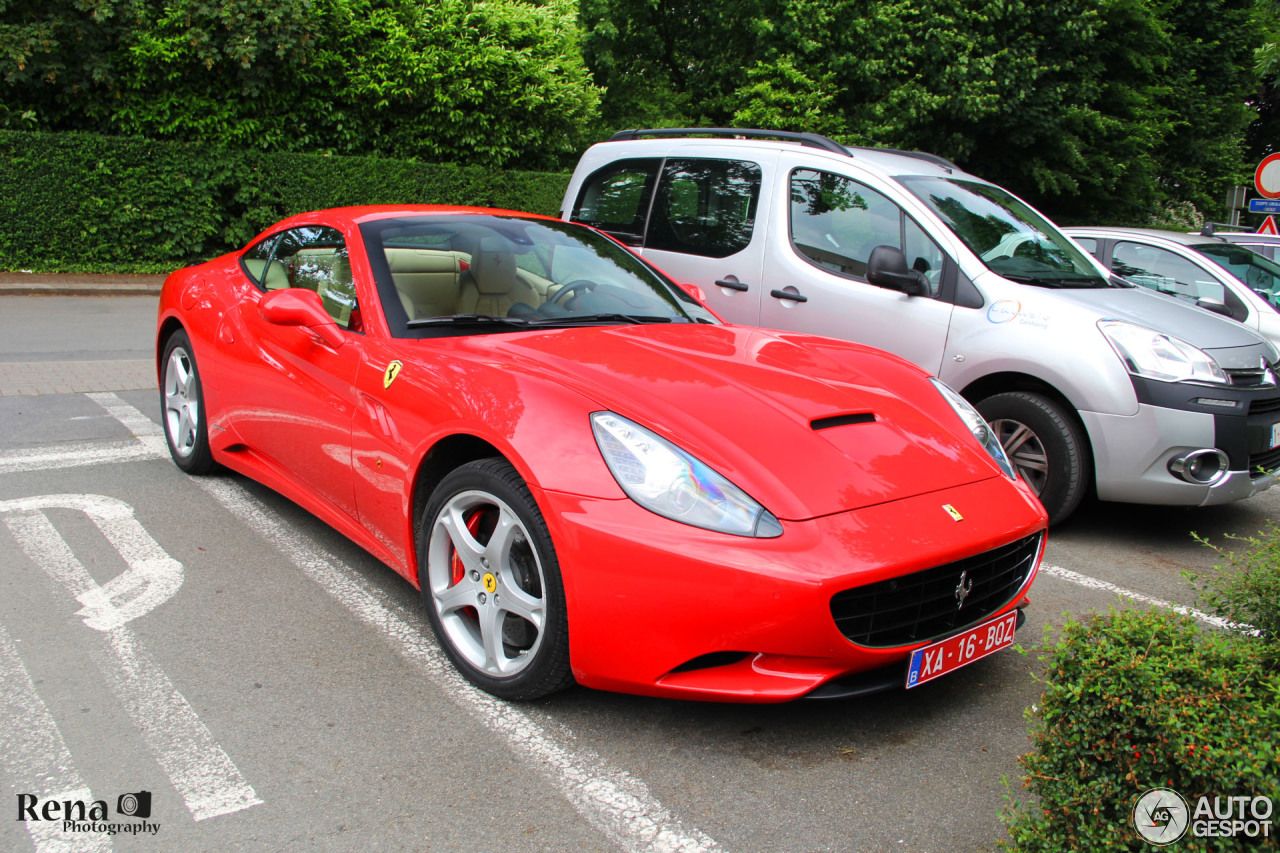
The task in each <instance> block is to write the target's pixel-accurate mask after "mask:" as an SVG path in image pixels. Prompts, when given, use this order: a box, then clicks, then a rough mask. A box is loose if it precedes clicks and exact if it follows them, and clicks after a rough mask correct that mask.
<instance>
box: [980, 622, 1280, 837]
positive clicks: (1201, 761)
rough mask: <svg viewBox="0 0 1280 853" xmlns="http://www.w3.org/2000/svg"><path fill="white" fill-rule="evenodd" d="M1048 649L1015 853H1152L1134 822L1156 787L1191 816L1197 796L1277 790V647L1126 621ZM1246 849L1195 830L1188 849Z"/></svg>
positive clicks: (1013, 813) (1092, 628)
mask: <svg viewBox="0 0 1280 853" xmlns="http://www.w3.org/2000/svg"><path fill="white" fill-rule="evenodd" d="M1049 651H1050V652H1051V655H1052V659H1051V663H1050V667H1049V671H1048V674H1047V677H1046V687H1045V693H1044V697H1043V699H1042V700H1041V703H1040V708H1039V712H1038V714H1033V715H1032V740H1033V743H1034V746H1035V750H1034V751H1033V752H1030V753H1028V754H1027V755H1024V756H1023V757H1022V759H1021V763H1022V766H1023V768H1024V770H1025V771H1026V780H1025V783H1024V784H1025V787H1026V788H1027V789H1029V790H1030V791H1031V792H1032V793H1034V794H1035V796H1036V798H1037V800H1033V801H1031V802H1030V803H1028V804H1025V805H1023V804H1017V803H1014V804H1013V805H1011V806H1010V807H1009V808H1008V809H1007V810H1006V812H1005V814H1004V816H1003V817H1004V821H1005V824H1006V826H1007V828H1008V830H1009V835H1010V837H1011V842H1010V843H1009V844H1008V845H1006V846H1007V847H1009V848H1011V849H1013V850H1017V851H1023V853H1032V851H1057V850H1134V851H1140V850H1150V849H1151V848H1150V846H1149V845H1147V844H1146V843H1145V842H1144V841H1142V840H1141V838H1140V837H1139V836H1138V835H1137V833H1136V832H1135V830H1134V829H1133V826H1132V823H1131V820H1130V815H1131V812H1132V809H1133V806H1134V803H1135V801H1136V800H1137V798H1138V797H1139V796H1140V795H1141V794H1142V793H1143V792H1145V791H1147V790H1149V789H1151V788H1155V787H1168V788H1172V789H1174V790H1175V791H1178V792H1179V793H1181V794H1182V795H1183V797H1185V798H1186V799H1187V801H1188V803H1189V804H1191V805H1192V807H1193V808H1194V804H1195V802H1196V800H1197V799H1198V798H1199V797H1200V796H1206V795H1207V796H1210V797H1212V796H1224V797H1225V796H1231V795H1238V794H1250V795H1268V794H1269V795H1271V796H1273V797H1274V795H1275V793H1276V792H1277V791H1280V745H1278V744H1277V739H1276V737H1275V733H1276V732H1277V731H1280V667H1278V666H1277V658H1276V653H1275V652H1276V649H1275V647H1274V646H1272V645H1270V644H1268V643H1265V642H1260V641H1258V640H1257V639H1254V638H1251V637H1247V636H1243V635H1240V634H1236V633H1223V632H1206V631H1201V630H1199V629H1198V628H1197V627H1196V626H1195V625H1194V624H1193V623H1191V622H1189V621H1188V620H1185V619H1182V618H1180V617H1176V616H1172V615H1170V614H1166V613H1160V612H1140V611H1123V612H1118V613H1117V612H1112V613H1110V614H1108V615H1106V616H1100V617H1094V618H1092V619H1090V620H1088V621H1086V622H1083V623H1070V624H1068V625H1067V626H1065V628H1064V629H1063V632H1062V636H1061V639H1060V640H1059V641H1058V643H1057V644H1056V645H1055V646H1053V647H1052V648H1051V649H1050V650H1049ZM1272 841H1274V839H1272ZM1237 843H1239V844H1241V845H1242V846H1243V845H1244V844H1245V843H1247V841H1246V839H1244V838H1243V837H1242V838H1239V839H1237V840H1235V841H1233V840H1231V839H1223V838H1196V837H1194V836H1193V835H1192V834H1191V833H1190V832H1188V833H1187V835H1185V836H1184V837H1183V839H1182V840H1181V841H1180V842H1179V843H1178V849H1179V850H1209V849H1213V850H1223V849H1236V848H1235V847H1233V846H1232V845H1233V844H1237ZM1254 843H1256V842H1254Z"/></svg>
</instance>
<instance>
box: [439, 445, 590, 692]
mask: <svg viewBox="0 0 1280 853" xmlns="http://www.w3.org/2000/svg"><path fill="white" fill-rule="evenodd" d="M418 580H419V582H420V584H421V587H422V596H423V599H424V601H425V602H426V607H427V618H428V619H429V620H430V621H431V628H432V630H434V631H435V633H436V636H437V637H438V638H439V639H440V643H441V645H442V646H443V647H444V651H445V654H447V655H448V656H449V659H450V660H451V661H453V664H454V666H456V667H457V668H458V670H459V671H460V672H461V673H462V674H463V675H464V676H466V677H467V679H468V680H469V681H471V683H473V684H475V685H476V686H477V687H479V688H480V689H481V690H484V691H486V692H488V693H492V694H493V695H494V696H498V697H500V698H503V699H536V698H538V697H540V696H546V695H547V694H549V693H554V692H555V691H557V690H560V689H562V688H564V687H567V686H568V685H570V684H571V683H572V682H573V675H572V673H571V672H570V670H569V621H568V616H567V614H566V612H565V601H564V586H563V584H562V583H561V579H560V567H559V563H558V562H557V560H556V554H555V549H554V548H553V547H552V544H551V536H550V534H549V533H548V532H547V525H546V522H545V521H544V520H543V518H542V513H541V512H540V511H539V509H538V505H537V504H536V503H535V502H534V500H533V496H532V495H531V494H530V492H529V487H528V486H527V485H525V483H524V481H523V480H522V479H521V478H520V475H519V474H518V473H517V472H516V470H515V469H514V468H513V467H512V466H511V465H510V464H509V463H508V462H507V461H506V460H504V459H498V458H492V459H481V460H478V461H475V462H469V463H467V464H466V465H463V466H461V467H459V468H457V469H456V470H454V471H452V472H451V473H450V474H448V475H447V476H446V477H445V478H444V479H443V480H442V481H441V482H440V485H439V486H438V487H436V490H435V491H434V492H433V493H432V495H431V500H430V501H429V502H428V504H427V508H426V510H425V512H424V513H423V515H422V525H421V532H420V533H419V535H418Z"/></svg>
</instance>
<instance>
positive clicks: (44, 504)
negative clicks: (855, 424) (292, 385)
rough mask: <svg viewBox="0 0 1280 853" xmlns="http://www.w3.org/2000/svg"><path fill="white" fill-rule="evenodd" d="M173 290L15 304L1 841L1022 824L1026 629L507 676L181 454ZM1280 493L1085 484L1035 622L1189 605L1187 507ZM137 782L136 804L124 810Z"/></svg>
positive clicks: (637, 846) (311, 533)
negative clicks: (827, 655) (753, 658)
mask: <svg viewBox="0 0 1280 853" xmlns="http://www.w3.org/2000/svg"><path fill="white" fill-rule="evenodd" d="M154 314H155V301H154V298H150V297H128V298H126V297H115V298H109V299H71V298H57V297H35V298H29V297H18V296H7V297H3V298H2V299H0V392H2V391H4V384H3V383H4V379H3V377H4V376H5V375H19V373H21V371H22V370H25V369H27V368H31V369H30V370H29V371H28V373H27V374H22V375H24V376H28V377H30V376H36V377H39V381H37V380H32V379H30V378H28V379H25V380H23V381H25V382H30V383H34V384H31V385H29V386H27V385H24V386H23V387H24V388H27V387H30V388H33V389H34V390H33V391H31V393H24V394H22V395H19V396H0V794H3V796H4V798H5V799H4V801H5V802H6V803H7V806H6V809H7V810H8V813H9V815H10V816H11V817H10V818H9V819H7V820H3V821H0V849H3V850H14V851H24V850H33V849H40V850H52V849H65V850H73V851H80V850H107V849H118V850H146V851H174V850H182V851H188V850H189V851H227V850H252V851H258V850H268V851H275V850H280V851H285V850H289V851H293V850H334V851H348V850H349V851H364V850H370V849H381V850H433V851H434V850H468V851H542V850H547V851H566V850H573V851H614V850H629V851H641V850H646V851H647V850H652V851H660V850H682V851H709V850H722V851H734V853H778V851H841V853H845V851H885V850H904V851H938V853H950V852H951V851H971V850H972V851H978V850H991V849H993V848H994V846H995V843H996V841H997V839H999V838H1001V837H1002V835H1003V830H1002V828H1001V824H1000V822H999V818H998V815H999V811H1000V809H1001V807H1002V804H1003V803H1004V801H1005V797H1006V795H1011V796H1014V797H1018V796H1021V794H1020V791H1019V782H1018V765H1017V758H1018V755H1019V754H1020V753H1022V752H1024V751H1026V749H1027V748H1028V741H1027V737H1026V721H1025V719H1024V713H1025V711H1026V709H1027V708H1028V707H1029V706H1031V705H1032V704H1033V703H1035V702H1036V701H1037V698H1038V695H1039V685H1038V684H1037V682H1036V679H1035V676H1036V674H1037V672H1038V671H1039V669H1040V665H1039V663H1038V662H1037V660H1036V659H1035V657H1034V656H1031V655H1020V654H1017V653H1014V652H1001V653H999V654H997V655H995V656H993V657H991V658H989V659H987V660H984V661H981V662H979V663H977V664H975V665H973V666H971V667H969V668H968V669H966V670H963V671H961V672H959V673H956V674H954V675H952V676H949V677H947V678H944V679H941V680H939V681H938V682H934V683H931V684H927V685H924V686H922V687H920V688H917V689H915V690H912V691H910V692H894V693H888V694H881V695H878V696H872V697H867V698H862V699H856V700H844V701H835V702H827V703H820V702H798V703H792V704H788V705H782V706H737V705H722V704H703V703H689V702H674V701H664V700H653V699H643V698H636V697H629V696H621V695H614V694H607V693H599V692H594V691H589V690H585V689H580V688H579V689H573V690H570V691H568V692H565V693H562V694H558V695H556V696H553V697H551V698H549V699H546V700H543V701H539V702H535V703H530V704H517V705H513V704H508V703H504V702H500V701H496V700H493V699H491V698H489V697H487V696H485V695H483V694H480V693H478V692H476V691H475V690H473V689H471V688H470V687H468V686H467V685H466V684H465V682H463V681H462V680H461V679H460V678H459V677H457V676H456V675H454V674H453V672H452V671H451V670H450V669H449V667H448V666H447V664H446V663H445V661H444V659H443V656H442V655H441V654H440V652H439V650H438V647H437V645H436V643H435V641H434V639H433V638H432V637H431V634H430V629H429V628H428V626H427V622H426V618H425V615H424V613H423V611H422V608H421V605H420V602H419V598H418V594H417V592H416V591H415V590H413V589H412V588H411V587H410V586H409V585H408V584H407V583H406V582H404V581H403V580H402V579H400V578H399V577H398V576H397V575H395V574H394V573H393V572H392V571H391V570H390V569H388V568H386V567H385V566H383V565H381V564H379V563H378V562H377V561H376V560H374V559H373V558H372V557H370V556H369V555H368V554H366V553H364V552H363V551H361V550H360V549H358V548H357V547H355V546H354V545H352V544H351V543H350V542H348V541H347V540H345V539H344V538H343V537H341V536H340V535H338V534H336V533H334V532H333V531H332V530H330V529H329V528H327V527H326V526H325V525H323V524H322V523H320V522H319V521H317V520H316V519H315V518H314V517H312V516H310V515H308V514H307V513H305V512H303V511H302V510H300V509H298V508H297V507H296V506H294V505H293V504H291V503H290V502H288V501H286V500H284V499H283V498H280V497H279V496H277V495H275V494H273V493H271V492H269V491H267V490H266V489H264V488H262V487H260V486H257V485H255V484H253V483H251V482H249V481H246V480H244V479H243V478H240V477H237V476H234V475H229V474H223V475H220V476H215V477H209V478H199V479H192V478H189V477H187V476H185V475H183V474H182V473H181V472H179V471H178V470H177V468H175V467H174V466H173V465H172V463H171V462H170V461H169V460H168V458H167V456H166V454H165V450H164V444H163V438H162V437H161V436H160V430H159V426H158V411H159V405H158V398H157V394H156V392H155V391H154V389H151V388H148V387H146V386H147V384H148V383H149V382H150V377H149V376H148V374H147V371H146V370H145V369H142V370H139V367H140V366H141V367H142V368H146V367H147V365H148V362H147V360H148V359H150V358H151V355H150V346H151V343H150V335H151V327H152V324H153V323H154ZM72 363H74V364H76V365H80V367H78V368H77V369H79V370H81V371H82V373H83V371H84V370H85V369H86V368H84V367H83V365H85V364H86V363H90V366H91V367H92V368H94V372H93V373H92V374H91V375H90V374H84V375H89V376H90V379H89V380H86V381H87V382H88V383H89V384H88V385H82V386H79V387H81V388H82V389H83V390H80V391H74V392H69V393H36V391H39V390H40V389H41V388H46V389H48V390H50V391H52V390H53V389H54V388H57V387H66V386H65V385H59V384H58V382H59V380H60V378H61V377H60V376H59V371H60V370H62V369H63V366H64V365H66V364H72ZM36 367H38V368H39V370H36ZM6 368H8V369H10V371H11V373H10V374H5V373H4V369H6ZM139 376H141V377H142V378H141V379H139V378H138V377H139ZM40 382H43V383H45V384H43V385H41V384H40ZM1278 510H1280V492H1269V493H1266V494H1263V495H1261V496H1258V497H1255V498H1253V499H1252V500H1250V501H1246V502H1243V503H1239V504H1235V505H1232V506H1227V507H1217V508H1209V509H1181V508H1156V507H1138V506H1127V505H1114V504H1113V505H1100V504H1093V505H1088V506H1086V507H1085V508H1084V510H1082V511H1081V512H1080V513H1079V514H1078V515H1077V516H1076V517H1074V518H1073V519H1072V520H1070V521H1069V522H1068V523H1067V524H1065V525H1063V526H1062V527H1061V528H1059V529H1055V530H1054V531H1053V533H1052V535H1051V539H1050V545H1049V550H1048V553H1047V557H1046V568H1045V570H1043V571H1042V572H1041V575H1040V577H1039V579H1038V580H1037V582H1036V584H1035V586H1034V588H1033V590H1032V594H1031V598H1032V602H1033V606H1032V608H1031V609H1030V611H1029V613H1030V619H1029V621H1028V624H1027V625H1026V626H1025V627H1024V628H1023V629H1022V631H1021V632H1020V633H1019V638H1020V640H1021V641H1022V642H1024V643H1031V642H1033V641H1035V640H1037V639H1038V638H1040V637H1041V635H1042V632H1043V630H1044V627H1045V626H1046V625H1050V624H1053V625H1056V624H1061V623H1062V622H1063V621H1064V619H1066V618H1068V616H1075V615H1081V614H1084V613H1087V612H1090V611H1105V610H1106V609H1107V608H1108V607H1109V606H1112V605H1116V606H1150V605H1149V604H1148V603H1144V601H1142V600H1138V601H1135V596H1138V597H1146V599H1156V600H1158V601H1161V602H1167V603H1181V604H1193V603H1194V593H1193V591H1192V590H1191V588H1190V587H1189V586H1188V585H1187V584H1186V583H1185V581H1184V580H1183V579H1182V577H1181V572H1182V571H1183V570H1184V569H1188V568H1191V569H1194V568H1205V567H1208V566H1210V565H1212V564H1213V562H1214V559H1215V558H1214V555H1213V553H1212V552H1210V551H1209V550H1208V549H1206V548H1204V547H1203V546H1201V545H1198V544H1196V543H1195V542H1194V541H1193V540H1192V539H1191V536H1190V534H1191V532H1192V531H1197V532H1199V533H1201V534H1203V535H1207V536H1210V537H1211V538H1213V539H1215V540H1220V539H1221V538H1222V537H1223V536H1224V535H1225V534H1228V533H1237V534H1249V533H1252V532H1254V531H1256V530H1257V529H1258V528H1259V527H1260V526H1261V525H1262V524H1263V523H1264V522H1265V521H1266V519H1267V518H1268V517H1275V516H1276V515H1277V511H1278ZM117 578H118V579H117ZM1106 584H1110V585H1111V587H1107V586H1106ZM1115 588H1119V589H1120V591H1119V592H1117V591H1116V589H1115ZM108 602H109V604H110V605H112V606H108ZM617 642H618V643H620V644H622V643H632V642H644V638H643V637H618V638H617ZM1006 779H1008V780H1009V785H1008V787H1006V784H1005V781H1004V780H1006ZM144 791H145V792H150V793H151V795H152V799H151V815H150V817H149V818H148V819H147V820H146V821H145V822H144V821H139V820H130V819H124V820H118V819H115V817H114V816H115V815H116V814H117V806H118V803H117V799H118V797H119V796H120V795H122V794H128V793H137V792H144ZM22 795H37V796H38V798H39V799H38V802H39V803H41V804H43V803H45V802H47V801H49V800H53V801H62V800H80V799H83V800H85V801H86V802H92V801H94V800H101V801H104V802H106V803H107V804H108V808H109V811H110V815H111V816H112V819H113V820H116V822H119V823H125V824H127V825H129V826H131V827H135V828H136V827H137V826H139V825H143V824H144V823H145V824H146V825H148V826H154V827H155V830H154V832H153V833H152V834H149V835H127V834H118V835H115V836H105V835H101V834H95V833H74V834H68V835H62V836H59V834H58V833H59V830H60V828H61V824H60V823H57V822H55V821H43V820H40V821H25V822H24V821H15V820H13V819H12V814H13V811H14V804H15V802H17V803H18V805H19V806H21V805H22V804H23V802H30V801H29V800H26V801H24V800H22V799H21V796H22ZM37 808H38V807H37ZM62 842H66V843H69V844H70V846H66V847H55V846H53V845H54V844H55V843H62Z"/></svg>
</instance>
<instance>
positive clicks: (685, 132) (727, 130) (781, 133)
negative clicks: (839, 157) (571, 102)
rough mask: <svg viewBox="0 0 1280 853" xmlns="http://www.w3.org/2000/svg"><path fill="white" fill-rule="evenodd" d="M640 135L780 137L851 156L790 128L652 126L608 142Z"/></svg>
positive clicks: (841, 148)
mask: <svg viewBox="0 0 1280 853" xmlns="http://www.w3.org/2000/svg"><path fill="white" fill-rule="evenodd" d="M642 136H724V137H729V138H732V139H781V140H784V141H786V142H798V143H800V144H801V145H803V146H804V147H806V148H821V149H822V150H823V151H830V152H831V153H833V154H843V155H844V156H846V157H850V156H852V155H851V154H850V153H849V149H848V148H845V147H844V146H843V145H841V144H840V143H839V142H836V141H835V140H834V139H828V138H827V137H825V136H820V135H819V134H816V133H795V132H794V131H790V130H756V129H754V128H741V127H652V128H648V129H647V130H620V131H618V132H617V133H615V134H614V135H613V136H611V137H610V138H609V141H610V142H621V141H623V140H627V139H639V138H640V137H642Z"/></svg>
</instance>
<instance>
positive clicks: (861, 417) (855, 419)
mask: <svg viewBox="0 0 1280 853" xmlns="http://www.w3.org/2000/svg"><path fill="white" fill-rule="evenodd" d="M875 420H876V416H875V415H874V414H872V413H871V412H858V413H856V414H852V415H832V416H831V417H829V418H818V419H817V420H816V421H810V422H809V426H811V427H813V428H814V429H815V430H820V429H831V428H832V427H838V426H850V425H852V424H871V423H875Z"/></svg>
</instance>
